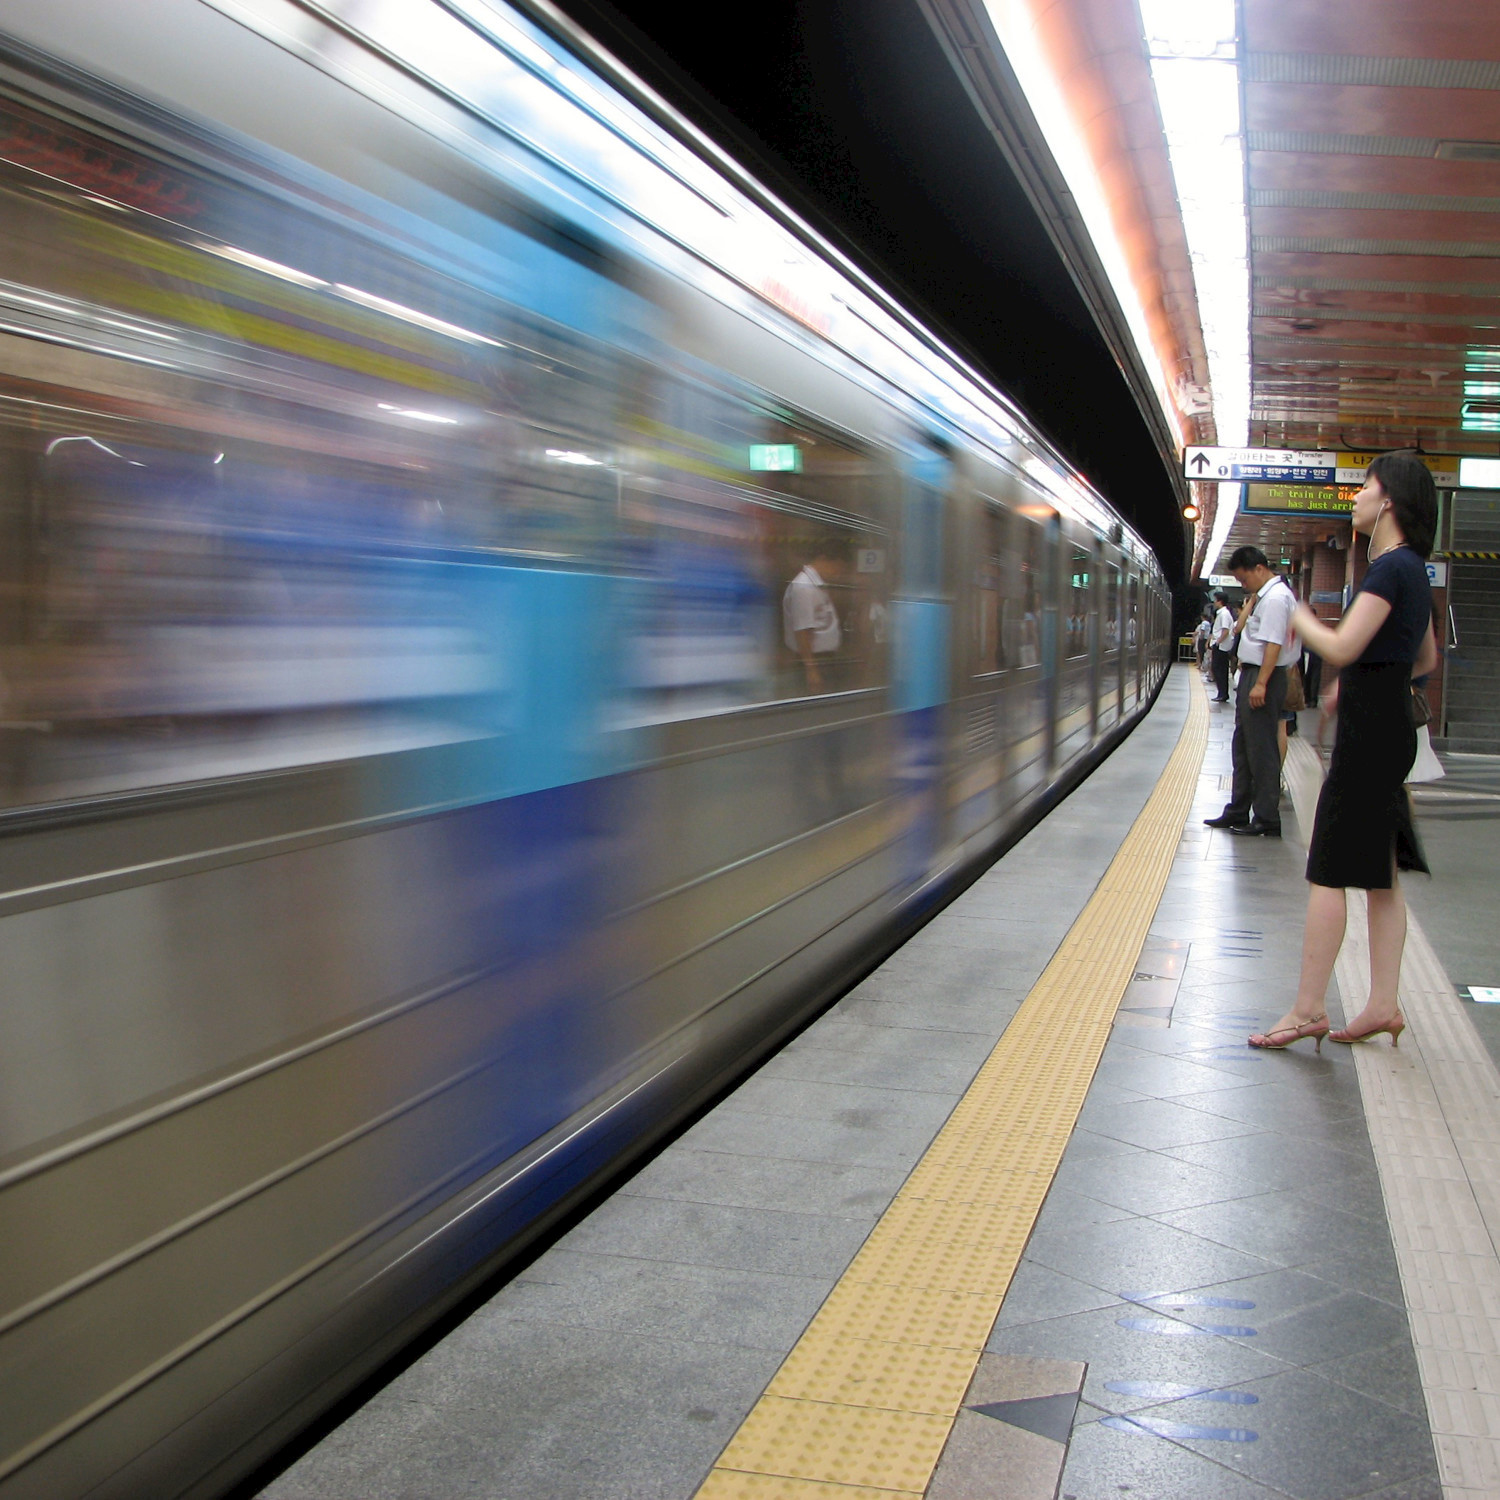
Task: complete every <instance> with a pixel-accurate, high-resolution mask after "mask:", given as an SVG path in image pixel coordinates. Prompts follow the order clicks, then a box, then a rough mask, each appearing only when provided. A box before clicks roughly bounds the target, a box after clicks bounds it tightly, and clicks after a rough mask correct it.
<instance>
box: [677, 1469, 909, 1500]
mask: <svg viewBox="0 0 1500 1500" xmlns="http://www.w3.org/2000/svg"><path fill="white" fill-rule="evenodd" d="M921 1495H922V1492H921V1490H887V1489H879V1490H873V1489H868V1488H866V1487H865V1486H864V1485H860V1484H820V1483H819V1482H818V1481H817V1480H816V1479H788V1478H786V1477H785V1476H784V1475H781V1474H750V1473H747V1472H746V1471H745V1470H743V1469H713V1470H711V1471H710V1473H709V1476H708V1478H707V1479H706V1480H704V1482H703V1484H702V1486H701V1487H700V1488H699V1490H698V1500H921Z"/></svg>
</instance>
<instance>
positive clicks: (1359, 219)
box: [1250, 184, 1500, 260]
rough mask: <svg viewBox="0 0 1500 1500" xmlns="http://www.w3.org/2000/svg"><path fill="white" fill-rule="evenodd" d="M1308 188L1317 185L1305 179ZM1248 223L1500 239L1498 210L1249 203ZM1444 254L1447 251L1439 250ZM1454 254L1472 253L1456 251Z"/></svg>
mask: <svg viewBox="0 0 1500 1500" xmlns="http://www.w3.org/2000/svg"><path fill="white" fill-rule="evenodd" d="M1308 187H1309V189H1310V190H1311V191H1314V192H1316V191H1318V190H1319V189H1317V188H1314V187H1312V185H1311V184H1308ZM1250 229H1251V232H1252V233H1253V234H1257V235H1283V236H1289V237H1294V238H1299V239H1353V240H1415V241H1418V242H1427V243H1431V244H1448V245H1453V246H1455V247H1458V246H1463V245H1471V244H1480V245H1500V216H1497V215H1495V214H1492V213H1489V214H1473V213H1452V212H1439V213H1433V212H1431V211H1427V212H1421V213H1417V212H1413V211H1412V210H1411V209H1372V208H1358V209H1350V208H1252V209H1251V210H1250ZM1442 258H1443V259H1445V260H1446V259H1448V258H1449V257H1448V256H1446V255H1445V256H1443V257H1442ZM1454 258H1456V259H1474V258H1475V257H1473V256H1456V257H1454Z"/></svg>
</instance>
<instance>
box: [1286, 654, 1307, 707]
mask: <svg viewBox="0 0 1500 1500" xmlns="http://www.w3.org/2000/svg"><path fill="white" fill-rule="evenodd" d="M1281 706H1282V708H1283V709H1285V710H1286V712H1287V713H1289V714H1300V713H1301V712H1302V710H1303V709H1304V708H1306V707H1307V692H1306V690H1305V689H1304V687H1303V686H1302V668H1301V666H1300V665H1299V664H1298V663H1297V662H1293V663H1292V664H1291V666H1289V667H1288V668H1287V669H1286V698H1285V700H1284V701H1283V703H1282V705H1281Z"/></svg>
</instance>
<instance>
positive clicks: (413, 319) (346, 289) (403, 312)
mask: <svg viewBox="0 0 1500 1500" xmlns="http://www.w3.org/2000/svg"><path fill="white" fill-rule="evenodd" d="M333 290H334V291H336V292H337V293H338V294H339V296H340V297H346V298H348V300H349V301H350V302H358V303H359V304H360V305H361V306H362V307H369V308H373V309H374V310H375V311H376V312H383V313H385V314H386V316H387V317H391V318H400V319H401V321H402V322H403V323H415V324H416V325H417V327H418V328H430V329H431V330H432V331H433V332H434V333H445V334H447V335H448V337H449V338H450V339H462V340H463V341H464V342H465V343H468V344H490V345H492V346H493V347H494V348H496V349H503V348H504V347H505V345H504V344H502V343H501V342H500V340H499V339H492V338H486V337H485V335H484V334H482V333H475V332H474V330H473V329H472V328H460V327H459V325H458V324H457V323H445V322H444V321H443V320H442V319H441V318H434V317H431V316H429V315H428V314H427V313H424V312H418V311H417V310H416V308H414V307H406V306H404V305H403V304H402V303H400V302H392V301H391V300H390V299H389V298H387V297H377V296H376V295H375V294H374V292H365V291H361V290H360V289H359V287H357V286H345V285H344V283H343V282H341V281H340V282H335V283H334V286H333Z"/></svg>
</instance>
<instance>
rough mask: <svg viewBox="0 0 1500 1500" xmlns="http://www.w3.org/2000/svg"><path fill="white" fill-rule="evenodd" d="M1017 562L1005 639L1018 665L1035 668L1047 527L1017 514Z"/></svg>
mask: <svg viewBox="0 0 1500 1500" xmlns="http://www.w3.org/2000/svg"><path fill="white" fill-rule="evenodd" d="M1015 527H1016V533H1015V535H1016V544H1015V551H1016V561H1017V563H1018V565H1019V577H1018V578H1017V580H1016V589H1015V592H1014V593H1013V595H1012V596H1011V598H1010V599H1008V600H1007V607H1006V611H1005V636H1006V646H1007V650H1008V654H1009V655H1010V658H1011V660H1012V661H1014V662H1015V663H1016V665H1017V666H1021V667H1035V666H1038V665H1040V663H1041V660H1042V569H1043V567H1044V566H1045V561H1044V560H1045V558H1046V555H1047V551H1046V543H1047V533H1046V527H1045V526H1044V525H1043V524H1042V523H1040V522H1038V521H1033V520H1031V519H1030V518H1029V517H1027V516H1024V515H1021V514H1019V513H1017V515H1016V517H1015Z"/></svg>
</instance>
